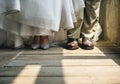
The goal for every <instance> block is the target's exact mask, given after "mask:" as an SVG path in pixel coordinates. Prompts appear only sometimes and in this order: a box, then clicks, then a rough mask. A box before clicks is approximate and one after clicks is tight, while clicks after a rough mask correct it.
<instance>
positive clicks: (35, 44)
mask: <svg viewBox="0 0 120 84" xmlns="http://www.w3.org/2000/svg"><path fill="white" fill-rule="evenodd" d="M38 48H40V36H34V39H33V42H32V49H34V50H35V49H38Z"/></svg>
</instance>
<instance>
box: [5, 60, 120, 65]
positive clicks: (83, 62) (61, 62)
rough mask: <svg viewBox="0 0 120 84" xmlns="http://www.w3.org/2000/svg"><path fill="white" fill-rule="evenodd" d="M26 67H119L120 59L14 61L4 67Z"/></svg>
mask: <svg viewBox="0 0 120 84" xmlns="http://www.w3.org/2000/svg"><path fill="white" fill-rule="evenodd" d="M27 65H41V66H48V67H49V66H119V65H120V59H75V60H72V59H64V60H14V61H11V62H9V63H8V64H6V65H5V66H6V67H12V66H16V67H17V66H20V67H22V66H23V67H24V66H27Z"/></svg>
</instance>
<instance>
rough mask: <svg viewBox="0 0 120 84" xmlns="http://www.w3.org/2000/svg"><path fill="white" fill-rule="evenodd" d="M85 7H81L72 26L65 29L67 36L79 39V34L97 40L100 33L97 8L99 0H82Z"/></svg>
mask: <svg viewBox="0 0 120 84" xmlns="http://www.w3.org/2000/svg"><path fill="white" fill-rule="evenodd" d="M84 2H85V8H84V9H81V11H80V12H81V13H79V14H80V16H81V18H78V21H77V22H76V23H74V28H73V29H70V30H68V31H67V37H68V38H74V39H79V38H80V35H81V34H82V36H85V37H89V38H94V39H95V40H98V36H99V35H100V33H101V27H100V25H99V22H98V21H99V10H100V2H101V0H84Z"/></svg>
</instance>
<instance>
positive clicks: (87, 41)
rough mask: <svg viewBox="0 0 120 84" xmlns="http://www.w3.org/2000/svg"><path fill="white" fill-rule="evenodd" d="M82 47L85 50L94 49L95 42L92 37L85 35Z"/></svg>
mask: <svg viewBox="0 0 120 84" xmlns="http://www.w3.org/2000/svg"><path fill="white" fill-rule="evenodd" d="M82 48H83V49H85V50H92V49H94V43H93V41H92V38H88V37H83V38H82Z"/></svg>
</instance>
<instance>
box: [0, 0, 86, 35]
mask: <svg viewBox="0 0 120 84" xmlns="http://www.w3.org/2000/svg"><path fill="white" fill-rule="evenodd" d="M5 1H6V2H4V3H5V4H7V7H8V8H7V10H6V12H7V11H9V10H10V11H14V10H16V11H20V12H19V13H16V14H12V15H8V16H7V18H4V21H0V22H2V26H3V27H2V29H4V30H7V31H10V32H12V33H15V34H18V35H19V34H23V32H22V30H26V29H23V28H25V27H23V26H22V25H26V27H27V29H28V30H29V31H33V32H34V31H35V32H34V35H35V34H37V35H38V34H39V32H38V31H36V30H38V28H40V30H41V29H42V30H43V29H47V30H50V31H59V29H60V27H62V28H64V29H72V28H74V25H73V23H74V22H76V21H77V19H78V18H80V17H78V15H79V13H80V11H79V10H80V9H81V8H84V7H85V5H84V2H83V0H5ZM0 3H1V2H0ZM3 9H4V8H3ZM3 23H4V24H3ZM16 25H17V26H16ZM13 27H14V28H13ZM33 28H34V29H33ZM25 34H26V35H30V34H31V35H33V33H30V32H29V34H28V32H27V31H24V35H25Z"/></svg>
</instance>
